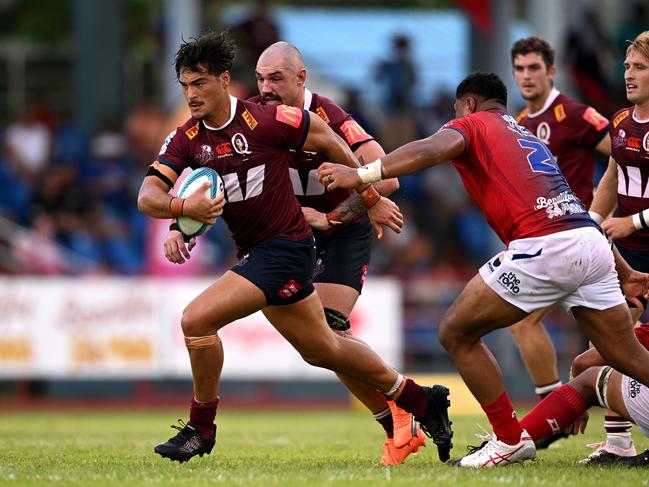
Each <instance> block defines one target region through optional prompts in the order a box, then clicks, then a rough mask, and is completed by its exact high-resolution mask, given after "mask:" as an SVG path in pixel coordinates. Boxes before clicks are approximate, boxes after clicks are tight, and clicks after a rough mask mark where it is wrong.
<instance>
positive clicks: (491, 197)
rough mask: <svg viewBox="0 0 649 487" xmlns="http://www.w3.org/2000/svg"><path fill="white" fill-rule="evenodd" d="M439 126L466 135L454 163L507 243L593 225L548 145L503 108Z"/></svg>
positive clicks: (476, 200)
mask: <svg viewBox="0 0 649 487" xmlns="http://www.w3.org/2000/svg"><path fill="white" fill-rule="evenodd" d="M443 129H453V130H457V131H458V132H459V133H460V134H462V136H463V137H464V142H465V147H464V152H463V153H462V155H461V156H460V157H458V158H457V159H454V160H453V161H452V164H453V165H454V166H455V168H456V169H457V171H458V172H459V174H460V177H461V178H462V182H463V183H464V186H465V187H466V189H467V191H468V192H469V194H470V195H471V196H472V197H473V199H474V200H475V202H476V203H477V204H478V206H479V207H480V208H481V209H482V211H483V213H484V215H485V218H486V219H487V221H488V222H489V225H490V226H491V228H493V230H494V231H495V232H496V234H497V235H498V236H499V237H500V239H501V240H502V241H503V242H504V243H505V244H507V245H508V244H509V242H510V241H512V240H517V239H520V238H528V237H540V236H542V235H548V234H551V233H556V232H561V231H564V230H570V229H573V228H579V227H585V226H595V223H594V222H593V221H592V220H591V218H590V217H589V216H588V213H586V209H585V208H584V206H583V205H582V204H581V202H580V201H579V199H577V197H576V196H575V194H574V193H573V192H572V190H571V189H570V186H568V183H567V182H566V180H565V178H564V177H563V174H561V171H560V170H559V167H558V166H557V162H556V159H555V158H554V156H553V155H552V153H551V152H550V150H549V149H548V148H547V146H546V145H545V144H544V143H543V142H541V141H540V140H539V139H538V138H537V137H535V136H534V135H532V134H531V133H530V131H529V130H527V129H526V128H524V127H521V126H520V125H518V124H517V123H516V120H514V117H512V116H511V115H508V114H507V113H506V112H505V111H503V110H497V109H492V110H487V111H482V112H476V113H472V114H470V115H468V116H466V117H462V118H458V119H455V120H451V121H450V122H448V123H446V124H445V125H444V126H443V127H442V128H441V129H440V130H443Z"/></svg>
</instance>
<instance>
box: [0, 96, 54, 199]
mask: <svg viewBox="0 0 649 487" xmlns="http://www.w3.org/2000/svg"><path fill="white" fill-rule="evenodd" d="M4 148H5V152H6V155H7V160H8V163H9V166H10V170H11V171H12V173H13V174H14V175H15V176H16V178H17V179H18V180H20V181H21V182H22V183H23V184H24V185H25V186H27V187H30V186H31V185H32V184H33V183H34V181H35V179H36V176H37V174H38V173H39V172H41V171H42V170H43V169H45V167H46V166H47V165H48V164H49V163H50V158H51V155H52V134H51V133H50V130H49V128H48V127H47V125H45V124H44V123H42V122H41V121H39V120H38V117H37V112H36V107H35V106H34V105H29V106H27V107H26V108H25V110H24V111H23V112H22V113H21V114H19V115H18V116H17V117H16V119H15V120H14V121H13V122H12V123H10V124H9V126H8V127H7V130H6V132H5V137H4Z"/></svg>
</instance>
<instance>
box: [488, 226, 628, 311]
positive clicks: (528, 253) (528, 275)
mask: <svg viewBox="0 0 649 487" xmlns="http://www.w3.org/2000/svg"><path fill="white" fill-rule="evenodd" d="M480 275H481V276H482V278H483V279H484V281H485V282H486V283H487V285H488V286H489V287H490V288H491V289H493V290H494V292H495V293H496V294H498V295H499V296H500V297H501V298H503V299H504V300H505V301H507V302H508V303H511V304H513V305H514V306H516V307H518V308H520V309H522V310H523V311H525V312H527V313H531V312H533V311H536V310H538V309H543V308H547V307H548V306H551V305H553V304H555V303H560V304H561V305H562V306H564V307H565V308H566V309H567V310H570V308H572V307H574V306H583V307H586V308H591V309H597V310H603V309H608V308H611V307H613V306H617V305H618V304H624V302H625V300H624V296H623V295H622V290H621V289H620V283H619V281H618V278H617V271H616V270H615V259H614V257H613V252H612V251H611V246H610V244H609V243H608V240H607V239H606V238H605V237H604V236H603V235H602V234H601V233H600V232H599V230H597V229H596V228H594V227H583V228H575V229H572V230H566V231H564V232H558V233H552V234H550V235H544V236H543V237H534V238H523V239H520V240H513V241H512V242H510V244H509V246H508V248H507V250H506V251H504V252H501V253H500V254H498V255H496V256H494V257H492V258H491V259H490V260H489V262H487V263H486V264H484V265H483V266H482V267H481V268H480Z"/></svg>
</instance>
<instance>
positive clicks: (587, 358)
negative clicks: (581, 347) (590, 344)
mask: <svg viewBox="0 0 649 487" xmlns="http://www.w3.org/2000/svg"><path fill="white" fill-rule="evenodd" d="M591 350H592V349H591ZM589 351H590V350H587V351H585V352H583V353H581V354H579V355H577V356H576V357H575V359H574V360H573V361H572V365H571V366H570V371H571V373H572V376H573V377H577V376H578V375H580V374H581V373H583V372H584V371H585V370H586V369H588V368H589V367H593V366H594V365H601V364H597V363H595V362H594V361H593V359H592V354H591V353H589Z"/></svg>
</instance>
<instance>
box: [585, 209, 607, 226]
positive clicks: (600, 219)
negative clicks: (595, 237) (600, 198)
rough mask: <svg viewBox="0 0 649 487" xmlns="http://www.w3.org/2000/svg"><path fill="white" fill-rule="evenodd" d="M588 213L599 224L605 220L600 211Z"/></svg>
mask: <svg viewBox="0 0 649 487" xmlns="http://www.w3.org/2000/svg"><path fill="white" fill-rule="evenodd" d="M588 214H589V215H590V217H591V218H592V219H593V221H594V222H595V223H597V224H598V225H601V223H602V222H603V221H604V217H603V216H602V215H600V214H599V213H597V212H596V211H589V212H588Z"/></svg>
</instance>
